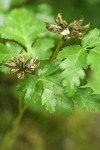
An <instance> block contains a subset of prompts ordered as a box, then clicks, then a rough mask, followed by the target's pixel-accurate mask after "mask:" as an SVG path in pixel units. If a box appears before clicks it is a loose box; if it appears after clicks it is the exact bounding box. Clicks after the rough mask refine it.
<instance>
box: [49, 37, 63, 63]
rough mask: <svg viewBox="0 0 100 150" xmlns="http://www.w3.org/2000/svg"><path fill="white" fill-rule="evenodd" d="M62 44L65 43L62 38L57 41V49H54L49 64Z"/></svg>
mask: <svg viewBox="0 0 100 150" xmlns="http://www.w3.org/2000/svg"><path fill="white" fill-rule="evenodd" d="M64 42H65V41H64V38H62V39H61V40H60V41H59V43H58V45H57V47H56V49H55V51H54V53H53V55H52V57H51V59H50V62H51V61H53V60H54V59H55V58H56V56H57V54H58V53H59V51H60V49H61V47H62V45H63V44H64Z"/></svg>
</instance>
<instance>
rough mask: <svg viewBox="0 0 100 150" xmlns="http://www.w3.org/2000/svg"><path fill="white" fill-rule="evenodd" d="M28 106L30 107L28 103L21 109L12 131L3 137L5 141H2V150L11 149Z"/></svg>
mask: <svg viewBox="0 0 100 150" xmlns="http://www.w3.org/2000/svg"><path fill="white" fill-rule="evenodd" d="M27 107H28V105H27V104H26V105H24V106H23V108H22V109H21V110H20V112H19V115H18V116H17V118H16V119H15V121H14V123H13V127H12V129H11V131H8V132H7V134H6V135H5V137H4V139H3V142H2V145H1V148H0V149H1V150H9V149H10V147H11V145H12V144H13V140H14V137H15V136H16V132H17V129H18V126H19V124H20V122H21V119H22V117H23V115H24V112H25V111H26V109H27Z"/></svg>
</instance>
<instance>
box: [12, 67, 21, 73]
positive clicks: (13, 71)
mask: <svg viewBox="0 0 100 150" xmlns="http://www.w3.org/2000/svg"><path fill="white" fill-rule="evenodd" d="M18 71H19V69H18V68H15V69H11V74H13V73H17V72H18Z"/></svg>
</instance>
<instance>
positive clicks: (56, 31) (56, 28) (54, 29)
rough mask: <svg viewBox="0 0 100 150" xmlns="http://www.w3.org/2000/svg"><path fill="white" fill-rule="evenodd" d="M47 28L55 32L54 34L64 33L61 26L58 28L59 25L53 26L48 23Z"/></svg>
mask: <svg viewBox="0 0 100 150" xmlns="http://www.w3.org/2000/svg"><path fill="white" fill-rule="evenodd" d="M46 28H47V29H48V30H49V31H51V32H54V33H58V34H59V33H60V32H61V31H62V27H61V26H58V25H55V24H51V23H49V22H46Z"/></svg>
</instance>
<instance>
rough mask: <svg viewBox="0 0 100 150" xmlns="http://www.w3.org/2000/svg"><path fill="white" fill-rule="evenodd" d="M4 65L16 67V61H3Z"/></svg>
mask: <svg viewBox="0 0 100 150" xmlns="http://www.w3.org/2000/svg"><path fill="white" fill-rule="evenodd" d="M3 65H4V66H6V67H9V68H14V67H16V63H15V62H13V61H11V62H4V63H3Z"/></svg>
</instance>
